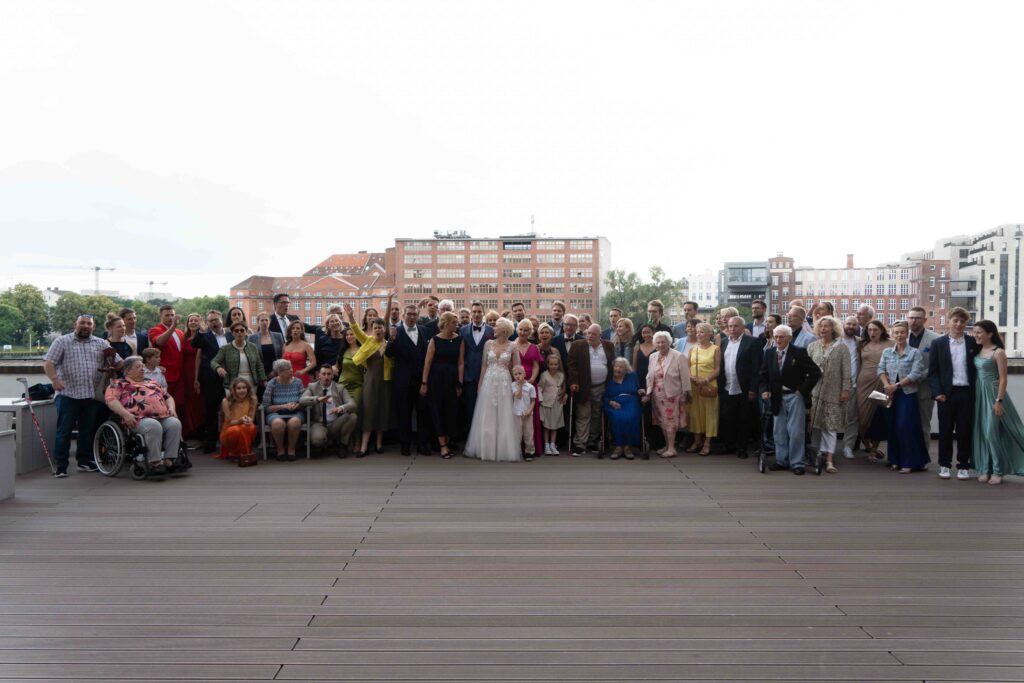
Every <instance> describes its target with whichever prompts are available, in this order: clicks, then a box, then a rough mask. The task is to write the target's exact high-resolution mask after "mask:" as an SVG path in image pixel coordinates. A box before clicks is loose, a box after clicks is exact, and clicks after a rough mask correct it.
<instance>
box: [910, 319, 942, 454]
mask: <svg viewBox="0 0 1024 683" xmlns="http://www.w3.org/2000/svg"><path fill="white" fill-rule="evenodd" d="M907 322H908V323H910V337H909V339H908V340H907V343H909V344H910V345H911V346H913V347H914V348H915V349H917V350H918V351H920V352H921V355H922V356H924V366H925V367H926V368H927V367H928V363H929V361H930V360H931V358H930V357H929V352H930V351H931V348H932V342H934V341H935V340H936V339H938V338H939V335H937V334H936V333H935V332H932V331H931V330H929V329H925V325H926V324H927V323H928V315H927V313H926V312H925V310H924V309H923V308H921V307H920V306H914V307H913V308H911V309H910V311H909V312H908V313H907ZM917 405H918V408H920V410H921V430H922V431H923V432H924V443H925V445H926V446H927V445H928V444H929V443H931V438H932V412H933V411H934V410H935V398H934V397H933V396H932V387H931V384H929V383H928V377H927V376H926V377H925V378H924V379H923V380H921V381H920V382H918V383H917Z"/></svg>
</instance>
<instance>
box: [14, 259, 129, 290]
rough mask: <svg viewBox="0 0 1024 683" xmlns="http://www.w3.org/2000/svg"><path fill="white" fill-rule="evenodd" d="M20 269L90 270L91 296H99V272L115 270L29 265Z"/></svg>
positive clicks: (104, 267) (103, 267)
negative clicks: (91, 276)
mask: <svg viewBox="0 0 1024 683" xmlns="http://www.w3.org/2000/svg"><path fill="white" fill-rule="evenodd" d="M22 268H48V269H51V270H82V269H85V270H91V271H92V272H93V294H99V292H100V271H101V270H110V271H112V270H116V268H108V267H106V266H50V265H31V266H22Z"/></svg>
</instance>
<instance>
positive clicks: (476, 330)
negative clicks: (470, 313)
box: [470, 323, 484, 346]
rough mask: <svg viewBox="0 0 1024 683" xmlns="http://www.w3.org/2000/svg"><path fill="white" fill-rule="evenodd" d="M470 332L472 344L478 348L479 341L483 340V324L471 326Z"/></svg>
mask: <svg viewBox="0 0 1024 683" xmlns="http://www.w3.org/2000/svg"><path fill="white" fill-rule="evenodd" d="M471 324H472V323H471ZM470 330H471V331H472V332H473V343H474V344H476V345H477V346H480V340H481V339H483V338H484V324H483V323H480V324H479V325H473V326H472V327H471V328H470Z"/></svg>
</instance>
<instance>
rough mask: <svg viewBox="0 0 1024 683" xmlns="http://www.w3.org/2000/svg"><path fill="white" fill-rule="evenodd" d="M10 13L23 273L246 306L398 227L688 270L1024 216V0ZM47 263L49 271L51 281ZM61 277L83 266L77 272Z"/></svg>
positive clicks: (4, 268) (6, 30)
mask: <svg viewBox="0 0 1024 683" xmlns="http://www.w3.org/2000/svg"><path fill="white" fill-rule="evenodd" d="M0 14H2V21H0V92H2V93H3V94H4V98H3V101H4V104H3V105H2V107H0V135H2V138H0V230H2V233H0V234H2V238H0V239H2V247H3V248H2V249H0V286H3V287H6V286H8V285H10V284H12V283H14V282H18V281H29V282H33V283H35V284H37V285H40V286H45V285H52V286H61V287H66V288H72V289H81V288H87V287H90V286H91V278H92V275H91V273H89V272H88V271H86V270H84V269H83V270H74V269H69V268H67V266H74V265H85V266H92V265H101V266H111V267H116V268H117V270H116V271H114V272H113V273H106V274H104V280H103V286H104V287H105V288H106V287H109V288H113V289H119V290H121V291H122V292H125V293H134V292H138V291H144V290H146V289H147V288H148V285H146V284H145V283H146V282H147V281H148V280H157V281H167V282H169V285H167V286H166V287H163V286H156V289H158V290H160V289H169V290H171V291H173V292H175V293H176V294H179V295H195V294H200V293H216V292H226V290H227V288H228V287H229V286H230V285H232V284H233V283H235V282H236V281H238V280H240V279H242V278H244V277H246V276H247V275H249V274H252V273H261V274H268V275H275V274H277V275H285V274H294V273H298V272H301V271H303V270H305V269H306V268H308V267H309V266H310V265H312V264H313V263H315V262H317V261H318V260H319V259H320V258H321V257H323V256H325V255H327V254H329V253H333V252H341V251H354V250H359V249H371V250H379V249H383V248H384V247H385V246H388V245H389V244H390V243H391V240H392V239H393V238H394V237H396V236H403V237H417V236H428V235H429V234H430V233H431V231H433V230H434V229H456V228H458V229H465V230H467V231H469V232H470V234H472V235H474V236H480V237H483V236H493V235H497V234H508V233H511V232H519V231H524V230H527V229H528V228H529V221H530V216H531V215H536V217H537V218H536V219H537V224H536V226H537V229H538V231H541V232H545V233H548V234H552V235H563V234H565V235H604V236H607V237H608V238H610V239H611V241H612V258H613V263H612V265H613V266H614V267H621V268H627V269H632V270H637V271H644V270H646V268H647V267H648V266H649V265H652V264H659V265H662V266H663V267H665V268H666V269H667V270H668V272H669V273H670V274H671V275H681V274H683V273H684V272H687V271H691V270H698V269H703V268H706V267H716V266H717V265H718V264H720V263H721V262H722V261H723V260H726V259H757V258H766V257H767V256H770V255H772V254H774V253H775V252H776V251H779V250H782V251H785V252H786V253H787V254H791V255H793V256H795V257H797V259H798V262H802V263H804V264H807V265H818V266H829V265H833V264H841V263H844V262H845V260H844V256H843V254H845V253H846V252H847V251H852V252H854V253H856V254H857V259H858V261H859V262H860V263H864V264H868V263H875V262H877V261H880V260H883V259H887V258H890V257H893V256H895V255H898V254H899V253H900V252H902V251H910V250H913V249H917V248H923V247H926V246H928V245H930V244H931V242H932V241H933V240H934V239H936V238H938V237H940V236H944V235H952V234H963V233H969V232H975V231H980V230H984V229H987V228H989V227H992V226H995V225H999V224H1002V223H1008V222H1022V221H1024V210H1022V207H1021V202H1022V199H1024V193H1022V191H1021V188H1024V106H1022V105H1024V88H1022V87H1021V83H1024V73H1021V72H1022V68H1021V66H1022V65H1024V56H1022V55H1024V52H1022V50H1021V46H1020V27H1021V25H1022V19H1024V3H1020V2H1016V1H1008V2H976V3H962V2H957V3H952V2H937V1H935V0H931V1H927V2H899V1H894V0H885V1H881V2H874V1H867V0H857V1H856V2H841V3H840V2H825V1H823V0H805V1H799V2H798V1H788V2H773V1H767V0H752V1H737V2H734V1H723V0H709V1H705V2H683V1H678V0H676V1H666V2H644V1H633V2H616V3H608V2H598V1H594V0H587V1H586V2H584V1H578V2H555V1H551V0H546V1H544V2H525V1H520V2H500V3H499V2H487V1H483V0H472V1H467V2H437V1H433V2H427V1H416V2H414V1H412V0H409V1H406V2H387V1H381V0H374V1H372V2H339V1H325V2H311V1H303V0H292V1H290V2H283V1H282V2H257V1H255V0H244V1H242V0H239V1H238V2H216V1H203V2H181V1H179V2H173V3H158V2H147V1H140V0H129V1H126V2H113V1H110V2H104V1H100V0H97V1H96V2H89V3H82V2H46V1H42V0H23V1H21V2H17V1H14V0H6V1H4V2H3V4H2V10H0ZM42 266H50V267H49V268H43V267H42ZM55 266H65V268H57V267H55Z"/></svg>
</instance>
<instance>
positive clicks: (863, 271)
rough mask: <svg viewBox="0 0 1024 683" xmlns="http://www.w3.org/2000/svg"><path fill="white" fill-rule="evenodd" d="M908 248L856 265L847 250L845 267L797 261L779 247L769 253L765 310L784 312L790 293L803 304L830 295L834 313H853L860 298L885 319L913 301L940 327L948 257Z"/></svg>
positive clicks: (947, 281) (811, 304) (893, 319)
mask: <svg viewBox="0 0 1024 683" xmlns="http://www.w3.org/2000/svg"><path fill="white" fill-rule="evenodd" d="M925 256H926V254H922V253H917V254H907V255H904V256H902V257H901V258H900V260H899V261H897V262H893V263H883V264H881V265H878V266H875V267H871V268H856V267H854V264H853V254H847V256H846V267H845V268H811V267H797V265H796V263H795V261H794V260H793V259H792V258H790V257H788V256H784V255H782V254H781V253H780V254H777V255H776V256H773V257H772V258H770V259H768V272H769V278H770V281H769V285H768V310H769V312H771V313H779V314H781V315H785V312H786V311H787V310H788V308H789V304H790V302H791V301H792V300H793V299H803V301H804V303H805V304H806V305H807V308H808V310H809V311H810V310H811V309H813V308H814V304H815V303H817V302H820V301H831V302H832V303H833V304H834V305H835V308H836V316H837V317H839V318H845V317H846V316H849V315H853V314H854V313H856V311H857V309H858V308H859V307H860V306H861V305H862V304H868V305H870V306H871V307H872V308H874V309H875V315H876V316H877V317H878V318H880V319H881V320H882V321H883V322H885V324H886V325H891V324H892V323H894V322H896V321H897V320H902V319H903V318H906V316H907V312H908V311H909V310H910V309H911V307H913V306H918V305H920V306H922V307H924V309H925V311H927V313H928V318H929V320H928V327H929V328H931V329H934V330H935V331H936V332H940V333H942V332H945V330H946V315H947V312H948V309H949V308H951V307H952V306H951V305H950V303H949V296H948V292H949V287H950V279H951V272H950V263H949V261H948V260H942V259H934V258H925Z"/></svg>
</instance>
